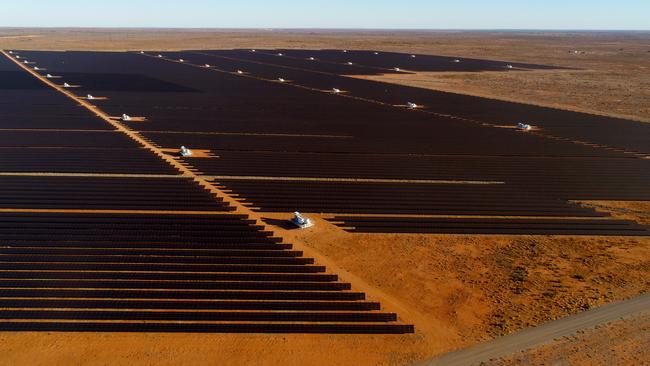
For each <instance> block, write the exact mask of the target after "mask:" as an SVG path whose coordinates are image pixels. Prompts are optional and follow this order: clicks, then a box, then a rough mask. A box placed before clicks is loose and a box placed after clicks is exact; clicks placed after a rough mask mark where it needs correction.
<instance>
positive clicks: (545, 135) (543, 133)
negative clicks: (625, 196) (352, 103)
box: [141, 51, 650, 159]
mask: <svg viewBox="0 0 650 366" xmlns="http://www.w3.org/2000/svg"><path fill="white" fill-rule="evenodd" d="M181 52H182V51H181ZM189 53H195V54H200V55H204V56H210V57H215V58H224V59H228V58H230V59H233V60H238V61H242V62H252V63H257V64H261V65H268V66H271V67H285V66H284V65H277V64H273V63H267V62H261V61H249V60H244V59H237V58H232V57H228V56H221V55H219V56H217V55H212V54H207V53H203V52H193V51H189ZM141 55H144V56H148V57H152V58H156V59H159V60H165V61H169V62H175V63H178V64H183V65H187V66H193V67H198V68H201V69H204V70H214V71H218V72H222V73H227V74H231V75H235V76H239V77H246V78H251V79H256V80H261V81H266V82H272V83H278V82H279V81H278V80H276V79H267V78H263V77H257V76H254V75H251V74H249V73H243V74H239V73H236V72H231V71H228V70H223V69H219V68H217V67H214V66H210V67H205V66H204V65H197V64H192V63H191V62H187V61H184V62H180V61H178V60H174V59H171V58H169V57H165V56H163V57H157V56H154V55H150V54H147V53H144V54H142V53H141ZM287 68H289V69H296V70H300V71H305V72H311V73H320V74H327V75H336V76H340V77H348V76H345V75H338V74H333V73H328V72H323V71H314V70H308V69H302V68H295V67H291V66H289V67H287ZM375 82H377V83H383V82H378V81H375ZM283 84H286V85H291V86H293V87H296V88H301V89H305V90H311V91H315V92H319V93H328V94H334V95H337V96H339V97H342V98H350V99H356V100H360V101H364V102H367V103H374V104H380V105H384V106H390V107H395V108H402V109H403V108H405V106H404V105H393V104H390V103H385V102H381V101H378V100H374V99H369V98H364V97H358V96H353V95H350V94H347V93H333V92H332V91H331V90H322V89H318V88H312V87H308V86H304V85H299V84H295V83H293V82H291V81H290V80H287V81H286V82H283ZM387 84H389V85H394V84H391V83H387ZM481 98H482V97H481ZM409 110H410V111H413V112H420V113H426V114H429V115H434V116H437V117H442V118H448V119H452V120H459V121H464V122H469V123H473V124H477V125H480V126H483V127H491V128H499V129H507V127H504V126H503V125H500V124H497V123H489V122H485V121H478V120H474V119H471V118H465V117H459V116H455V115H451V114H445V113H438V112H434V111H429V110H424V109H422V108H414V109H409ZM526 133H528V134H533V135H536V136H539V137H542V138H547V139H551V140H555V141H563V142H568V143H572V144H576V145H581V146H590V147H594V148H598V149H604V150H608V151H616V152H619V153H621V154H625V155H629V156H630V157H636V158H641V159H650V156H647V155H645V154H639V153H638V152H636V151H628V150H625V149H620V148H615V147H612V146H607V145H603V144H595V143H593V142H589V141H582V140H576V139H570V138H566V137H562V136H555V135H552V134H549V133H548V132H546V131H541V130H533V131H527V132H526Z"/></svg>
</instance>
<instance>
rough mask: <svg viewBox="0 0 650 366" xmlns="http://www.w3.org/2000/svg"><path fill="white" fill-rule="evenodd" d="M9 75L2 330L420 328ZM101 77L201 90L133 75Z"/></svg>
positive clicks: (1, 229)
mask: <svg viewBox="0 0 650 366" xmlns="http://www.w3.org/2000/svg"><path fill="white" fill-rule="evenodd" d="M20 55H21V56H22V57H23V58H22V59H23V60H24V59H28V60H29V59H32V58H31V57H28V55H27V52H21V53H20ZM100 59H101V57H100ZM32 60H33V59H32ZM34 61H36V60H34ZM32 62H33V61H32ZM27 65H30V66H29V67H33V65H35V64H34V63H29V64H27ZM38 65H39V66H40V68H41V69H45V68H47V70H42V72H43V73H45V72H47V73H52V74H51V75H52V78H50V79H51V80H55V81H56V82H57V83H60V84H62V83H63V82H66V83H68V84H69V85H76V84H75V83H74V82H72V81H71V80H69V79H66V81H64V80H60V79H59V78H61V79H63V76H65V75H62V74H61V73H59V72H58V70H56V65H57V63H52V64H51V66H47V67H46V66H44V65H43V64H42V63H41V62H39V63H38ZM0 73H3V75H4V76H7V77H6V78H0V96H3V97H6V98H3V99H2V102H0V150H2V154H0V191H1V193H0V308H1V309H0V319H2V321H1V322H0V330H4V331H129V332H140V331H164V332H276V333H277V332H300V333H409V332H413V331H414V330H413V326H412V325H408V324H403V323H402V322H399V321H398V318H397V315H396V314H395V313H391V312H386V311H382V310H381V308H380V304H379V303H377V302H373V301H367V300H366V299H365V295H364V293H362V292H357V291H353V290H352V289H351V285H350V284H349V283H346V282H342V281H340V280H339V278H338V276H337V275H336V274H332V273H329V272H327V270H326V268H325V267H324V266H321V265H318V264H315V263H314V260H313V259H312V258H309V257H305V256H303V253H302V252H301V251H300V250H295V249H294V248H293V246H292V245H291V244H288V243H283V242H282V239H281V238H278V237H274V236H273V234H272V233H271V232H268V231H265V230H264V228H263V227H262V226H260V225H257V224H256V222H255V221H254V220H251V219H249V218H248V217H246V216H243V215H238V214H234V213H232V211H234V210H235V208H234V207H232V206H231V205H229V204H227V203H226V202H224V200H223V199H222V198H220V197H217V196H215V195H214V194H213V193H212V192H210V191H208V190H207V189H206V188H205V187H203V186H202V185H200V184H199V183H198V182H197V181H196V179H194V178H193V177H192V176H191V175H189V176H188V175H187V174H184V175H183V174H181V171H180V170H179V169H176V168H174V167H172V165H169V164H168V163H166V162H165V160H163V159H162V158H161V156H159V155H157V154H154V152H152V151H151V150H150V149H148V148H146V147H143V146H141V145H140V144H138V143H137V142H136V141H135V140H134V139H131V138H130V137H128V136H127V134H124V133H122V132H119V131H117V130H115V129H114V128H113V127H112V125H111V124H109V123H107V122H106V121H103V120H102V119H100V118H98V117H97V116H95V115H93V113H91V112H90V111H89V110H88V109H86V108H84V107H82V106H80V105H78V104H77V103H75V102H74V101H73V100H71V99H69V98H67V97H66V96H64V95H63V94H62V93H59V92H58V91H56V90H55V89H53V88H50V87H46V86H45V84H44V83H43V82H42V81H39V80H38V79H36V78H35V77H33V76H32V75H29V73H27V72H26V71H25V70H21V68H20V67H18V66H17V65H15V64H14V63H12V62H11V61H10V60H8V59H7V58H4V57H2V58H0ZM91 80H92V81H93V82H96V83H97V85H100V86H101V88H106V89H111V90H114V91H120V92H123V90H124V89H125V87H126V88H128V87H129V86H130V84H131V83H135V84H137V85H136V87H135V90H138V91H139V92H141V93H145V92H146V93H151V92H154V91H155V92H158V93H179V92H180V93H195V92H196V91H195V90H193V89H191V88H186V87H181V86H178V85H176V84H173V83H168V82H163V81H161V80H158V79H155V78H151V77H146V76H141V77H138V76H137V75H136V76H132V75H130V74H128V73H127V74H123V75H122V76H119V75H118V76H115V75H113V74H108V75H93V76H92V77H90V78H87V79H85V81H88V82H90V81H91ZM76 89H78V90H76V91H79V92H82V90H81V88H76ZM93 93H95V92H94V91H93ZM80 96H85V94H80ZM113 96H115V95H113ZM125 97H126V99H124V98H125ZM100 100H101V99H100ZM115 101H116V102H117V103H118V105H119V103H123V102H124V101H126V102H129V97H128V94H122V95H120V97H119V98H116V99H115ZM118 115H119V114H118Z"/></svg>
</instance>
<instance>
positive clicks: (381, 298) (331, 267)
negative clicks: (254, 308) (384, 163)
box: [0, 50, 435, 333]
mask: <svg viewBox="0 0 650 366" xmlns="http://www.w3.org/2000/svg"><path fill="white" fill-rule="evenodd" d="M0 53H2V55H4V56H5V57H6V58H7V59H9V60H10V61H12V62H13V63H14V64H16V65H18V67H20V68H21V69H22V70H24V71H26V72H28V73H29V74H31V75H32V76H33V77H35V78H37V79H38V80H40V81H41V82H43V83H44V84H45V85H47V86H49V87H50V88H52V89H54V90H56V91H58V92H60V93H62V94H63V95H65V96H67V97H68V98H70V99H71V100H73V101H74V102H77V103H78V104H79V105H81V106H83V107H85V108H86V109H88V110H89V111H91V112H92V113H93V114H95V115H96V116H97V117H99V118H101V119H102V120H104V121H105V122H107V123H109V124H110V125H111V126H113V127H115V129H116V130H118V131H120V132H122V133H124V134H126V135H127V136H128V137H130V138H131V139H133V140H134V141H135V142H137V143H138V144H140V145H141V146H142V147H144V148H146V149H147V150H149V151H151V152H152V153H154V154H155V155H157V156H158V157H159V158H161V159H162V160H164V161H165V162H167V163H168V164H169V165H171V166H172V167H174V168H177V169H178V170H179V171H180V172H181V173H182V174H181V175H180V176H182V177H189V178H193V179H194V181H195V182H197V183H198V184H199V185H200V186H201V187H203V188H205V189H206V190H208V191H209V192H210V193H212V194H214V195H215V196H216V197H219V198H221V199H222V200H223V202H224V203H225V204H229V205H230V206H231V207H233V208H234V211H231V212H230V213H231V214H235V215H237V214H239V215H246V216H247V217H248V218H249V219H251V220H253V221H255V223H254V225H256V226H259V227H261V230H262V231H265V232H269V233H270V234H271V235H272V236H274V237H278V238H281V239H289V240H290V241H291V244H293V247H294V248H295V250H299V251H302V252H303V253H304V256H305V257H310V258H313V259H314V264H315V265H320V266H324V267H325V268H326V269H327V270H326V272H325V273H328V272H330V273H336V275H337V276H338V278H339V280H340V281H343V282H347V283H350V284H351V285H352V286H354V287H356V289H354V288H353V290H355V291H358V290H361V291H363V292H365V293H366V295H367V298H368V299H369V300H370V301H373V300H374V301H378V302H380V303H381V304H382V307H383V308H384V310H385V311H387V312H394V313H397V314H399V318H400V319H398V322H399V323H400V324H416V327H417V328H420V329H422V328H425V329H426V330H425V331H426V332H427V333H431V332H434V331H435V329H434V328H433V327H429V326H427V325H426V324H427V320H426V319H427V318H426V317H425V316H424V315H422V314H419V313H417V312H416V311H414V310H412V309H411V308H409V307H407V306H405V305H404V304H402V303H401V302H400V301H399V300H398V299H396V298H394V297H392V296H389V295H388V294H386V293H384V292H383V291H381V290H379V289H377V288H375V287H374V286H372V285H370V284H369V283H368V282H366V281H365V280H364V279H362V278H360V277H359V276H357V275H355V274H353V273H351V272H349V271H347V270H345V269H344V268H342V267H341V266H339V265H338V264H336V263H335V262H334V261H333V260H331V259H329V258H328V257H326V256H324V255H322V254H321V253H320V252H318V251H316V250H314V249H313V248H311V247H309V246H308V245H306V244H305V243H304V242H303V241H302V240H301V239H299V238H297V237H295V236H293V235H288V232H287V231H284V230H282V231H281V230H279V229H278V228H276V227H273V226H271V225H269V224H267V223H266V222H265V221H264V220H263V218H262V216H261V215H260V213H258V212H255V211H253V210H252V209H250V208H249V207H247V206H245V205H243V204H242V203H240V202H239V201H237V200H236V199H234V198H233V197H231V196H230V195H228V194H226V193H225V192H223V191H222V190H221V189H219V188H217V187H216V186H215V185H213V184H212V183H211V182H210V181H208V180H206V179H205V178H203V177H202V176H200V175H199V174H197V173H196V172H194V171H193V170H191V169H190V168H188V167H186V166H185V165H184V164H183V163H182V162H181V161H180V160H178V159H175V158H174V157H172V156H170V155H169V154H166V153H165V152H164V151H162V150H161V149H160V148H159V147H157V146H155V145H154V144H152V143H151V142H149V141H148V140H147V139H145V138H143V137H142V136H140V134H139V133H138V132H136V131H133V130H131V129H130V128H129V127H127V126H125V125H123V124H121V123H119V122H118V121H116V120H114V119H113V118H111V116H110V115H108V114H107V113H105V112H104V111H102V110H101V109H99V108H98V107H97V106H95V105H93V104H91V103H89V102H88V101H87V100H86V99H84V98H82V97H79V96H77V95H75V94H74V93H72V92H71V91H69V90H67V89H65V88H64V87H63V86H61V85H58V84H55V83H53V82H51V81H50V80H48V79H47V78H45V77H44V76H42V75H40V74H39V73H37V72H36V71H34V70H32V69H30V68H29V67H27V66H26V65H24V64H22V63H20V62H19V61H17V60H16V59H14V58H13V57H11V55H9V54H8V53H7V52H6V51H5V50H0ZM149 57H152V58H153V57H154V56H151V55H149ZM197 67H198V66H197ZM223 72H227V71H223ZM328 225H329V224H328Z"/></svg>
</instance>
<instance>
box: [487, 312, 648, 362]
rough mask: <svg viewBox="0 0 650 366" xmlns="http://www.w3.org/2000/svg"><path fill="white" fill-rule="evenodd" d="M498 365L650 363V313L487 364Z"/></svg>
mask: <svg viewBox="0 0 650 366" xmlns="http://www.w3.org/2000/svg"><path fill="white" fill-rule="evenodd" d="M497 365H512V366H517V365H522V366H523V365H526V366H532V365H540V366H541V365H558V366H560V365H561V366H583V365H584V366H608V365H618V366H638V365H650V313H648V314H644V315H640V316H637V317H633V318H630V319H624V320H619V321H616V322H613V323H610V324H608V325H606V326H602V327H599V328H598V329H592V330H588V331H585V332H582V333H580V334H577V335H575V336H572V337H567V338H563V339H560V340H558V341H555V342H552V343H550V344H547V345H544V346H542V347H539V348H537V349H534V350H529V351H526V352H522V353H519V354H516V355H513V356H510V357H506V358H503V359H499V360H494V361H491V362H487V363H485V366H497Z"/></svg>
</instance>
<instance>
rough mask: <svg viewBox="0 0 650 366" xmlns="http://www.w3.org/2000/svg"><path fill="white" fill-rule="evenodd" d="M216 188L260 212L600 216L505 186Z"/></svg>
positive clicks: (232, 184) (284, 184)
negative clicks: (225, 190) (223, 189)
mask: <svg viewBox="0 0 650 366" xmlns="http://www.w3.org/2000/svg"><path fill="white" fill-rule="evenodd" d="M217 183H218V184H220V185H223V186H224V187H226V189H227V191H232V192H234V193H237V194H239V195H240V197H238V199H239V200H241V201H242V202H250V203H251V204H252V205H253V208H254V209H256V210H260V211H265V212H292V211H296V210H300V211H304V212H324V213H377V214H387V213H393V214H436V215H494V216H499V215H500V216H591V217H596V216H602V215H603V214H602V213H599V212H596V211H595V210H592V209H588V208H584V207H581V206H579V205H575V204H571V203H568V202H566V201H564V200H558V199H551V198H548V197H545V196H540V195H535V194H531V193H529V192H525V191H524V192H520V191H518V190H517V189H516V188H513V187H511V186H509V185H507V184H496V185H484V184H471V185H466V184H409V183H349V182H304V181H302V182H293V181H265V180H227V179H219V180H217Z"/></svg>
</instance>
